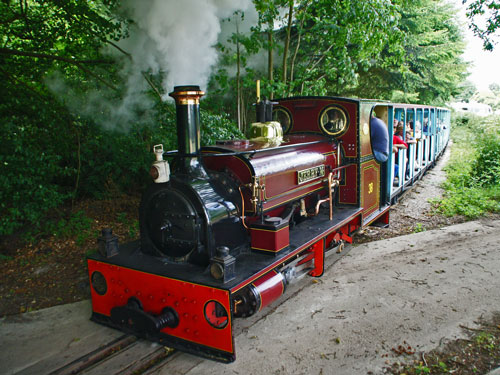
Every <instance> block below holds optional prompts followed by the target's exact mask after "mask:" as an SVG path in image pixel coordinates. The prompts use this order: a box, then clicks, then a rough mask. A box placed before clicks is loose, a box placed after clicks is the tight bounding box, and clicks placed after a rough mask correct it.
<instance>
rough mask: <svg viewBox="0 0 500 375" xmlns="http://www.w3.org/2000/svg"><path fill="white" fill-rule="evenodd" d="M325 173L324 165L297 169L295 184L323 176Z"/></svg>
mask: <svg viewBox="0 0 500 375" xmlns="http://www.w3.org/2000/svg"><path fill="white" fill-rule="evenodd" d="M324 175H325V166H324V165H320V166H318V167H312V168H307V169H303V170H301V171H297V184H298V185H300V184H303V183H304V182H307V181H311V180H314V179H315V178H318V177H323V176H324Z"/></svg>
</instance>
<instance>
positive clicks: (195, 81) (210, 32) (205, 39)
mask: <svg viewBox="0 0 500 375" xmlns="http://www.w3.org/2000/svg"><path fill="white" fill-rule="evenodd" d="M251 4H252V3H251V1H250V0H237V1H234V0H182V1H179V0H145V1H136V0H129V1H127V2H126V3H125V6H126V8H127V10H128V11H129V12H130V17H131V18H132V20H133V21H134V23H135V24H134V26H133V27H132V29H131V37H130V38H128V39H125V40H123V41H122V42H121V43H120V46H121V47H122V48H123V49H124V50H126V51H128V52H129V53H130V54H131V55H132V61H133V66H132V72H131V73H132V75H136V74H137V73H139V74H141V72H150V73H152V74H160V75H161V76H162V77H163V79H162V89H163V92H164V94H163V97H164V99H165V96H166V94H167V93H168V92H170V91H172V89H173V86H176V85H199V86H200V87H201V88H202V89H205V88H206V86H207V83H208V79H209V77H210V73H211V70H212V68H213V66H214V65H215V64H216V62H217V51H216V49H215V44H216V43H217V41H218V36H219V33H220V31H221V26H220V22H221V19H223V18H226V17H229V16H230V15H231V14H232V13H233V12H235V11H236V10H242V11H245V10H246V9H247V8H249V7H250V5H251ZM131 83H132V82H131ZM130 88H131V89H132V90H133V86H130Z"/></svg>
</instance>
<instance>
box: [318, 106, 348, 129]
mask: <svg viewBox="0 0 500 375" xmlns="http://www.w3.org/2000/svg"><path fill="white" fill-rule="evenodd" d="M319 125H320V128H321V130H323V131H324V132H325V133H326V134H328V135H340V134H342V133H343V132H345V130H346V129H347V125H348V124H347V117H346V114H345V112H344V111H343V110H342V109H341V108H339V107H337V106H330V107H327V108H326V109H325V110H324V111H323V113H322V114H321V116H320V120H319Z"/></svg>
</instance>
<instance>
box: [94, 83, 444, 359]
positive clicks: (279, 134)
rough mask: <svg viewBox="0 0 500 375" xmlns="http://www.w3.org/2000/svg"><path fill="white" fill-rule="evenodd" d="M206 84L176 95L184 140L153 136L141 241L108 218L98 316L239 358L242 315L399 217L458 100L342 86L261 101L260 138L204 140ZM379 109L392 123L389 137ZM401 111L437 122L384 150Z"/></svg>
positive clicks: (100, 256)
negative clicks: (413, 139) (448, 103)
mask: <svg viewBox="0 0 500 375" xmlns="http://www.w3.org/2000/svg"><path fill="white" fill-rule="evenodd" d="M203 94H204V93H203V92H202V91H201V90H200V89H199V87H198V86H177V87H175V89H174V91H173V92H172V93H171V94H170V95H171V96H172V97H173V98H174V99H175V102H176V113H177V136H178V150H177V151H171V152H164V150H163V146H162V145H157V146H155V147H154V152H155V155H156V161H155V162H154V163H153V165H152V167H151V171H150V174H151V176H152V178H153V180H154V184H152V185H151V186H150V188H149V189H148V190H147V191H146V192H145V193H144V195H143V198H142V202H141V205H140V209H139V221H140V240H139V241H136V242H132V243H127V244H123V245H118V241H117V238H116V236H114V235H113V234H112V232H111V230H109V229H106V230H103V233H102V236H101V237H100V238H99V239H98V244H99V251H98V253H96V254H95V255H91V256H89V257H88V260H87V262H88V272H89V277H90V284H91V295H92V310H93V312H92V319H93V320H94V321H96V322H99V323H102V324H105V325H108V326H111V327H115V328H118V329H120V330H123V331H125V332H129V333H133V334H135V335H137V336H141V337H144V338H147V339H150V340H153V341H156V342H159V343H161V344H163V345H166V346H169V347H173V348H177V349H179V350H181V351H186V352H189V353H193V354H196V355H200V356H203V357H207V358H210V359H215V360H218V361H222V362H232V361H234V360H235V345H234V340H233V321H234V319H235V318H239V317H248V316H251V315H253V314H255V313H257V312H258V311H260V310H262V309H263V308H265V307H266V306H268V305H269V304H270V303H271V302H273V301H275V300H276V299H277V298H279V297H280V296H281V295H282V294H283V293H284V292H285V290H286V288H287V285H288V284H290V283H291V282H293V281H294V280H297V279H299V278H301V277H303V276H306V275H307V276H311V277H319V276H321V275H322V274H323V271H324V264H325V263H324V260H325V257H326V256H327V255H329V254H332V253H337V254H338V253H342V251H343V248H344V244H345V243H350V242H352V236H353V234H354V233H355V232H356V231H357V230H359V229H360V228H363V227H366V226H368V225H382V226H386V225H388V224H389V208H390V204H391V202H394V201H395V200H396V199H397V197H398V196H399V195H400V194H401V192H403V191H404V190H405V189H407V188H408V187H409V186H411V185H412V184H413V183H414V182H415V181H416V180H417V179H418V178H420V177H421V176H422V175H423V174H424V173H425V171H426V170H427V169H428V168H430V167H432V165H433V164H434V163H435V161H436V160H437V158H438V157H439V155H440V154H441V153H442V152H443V150H444V148H445V146H446V143H447V140H448V137H449V111H448V110H447V109H444V108H437V107H429V106H417V105H407V104H393V103H388V102H379V101H373V100H365V99H348V98H339V97H293V98H286V99H280V100H276V101H275V102H274V103H272V102H269V101H268V100H260V99H258V103H257V106H256V108H257V120H258V121H257V122H256V123H254V124H253V125H252V128H251V130H250V139H245V140H221V141H218V142H217V143H216V144H215V145H212V146H208V147H203V148H202V147H200V123H199V122H200V115H199V103H200V98H201V97H202V96H203ZM374 119H378V120H381V121H383V122H382V123H383V124H384V126H385V127H386V129H385V130H384V129H382V134H380V132H381V130H380V127H379V128H378V130H377V128H376V127H375V126H374V125H373V120H374ZM394 120H397V121H402V122H403V123H405V124H409V123H410V121H414V122H415V123H416V122H417V121H418V122H420V123H421V124H425V125H426V127H425V126H424V131H423V132H422V135H421V138H420V140H419V141H418V142H417V143H415V144H412V145H410V147H409V148H408V150H401V151H398V152H397V153H392V155H390V151H389V154H386V159H387V160H384V158H381V157H380V154H379V153H377V152H375V151H376V150H375V149H376V148H377V146H376V144H375V140H376V139H380V137H382V139H385V140H386V141H387V144H388V150H390V149H392V133H393V128H392V124H393V122H394ZM379 123H380V122H379ZM385 124H389V126H387V125H385ZM384 137H385V138H384ZM395 164H398V165H399V168H398V171H397V175H396V176H395V168H394V165H395ZM396 180H397V182H395V181H396Z"/></svg>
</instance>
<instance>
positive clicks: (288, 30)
mask: <svg viewBox="0 0 500 375" xmlns="http://www.w3.org/2000/svg"><path fill="white" fill-rule="evenodd" d="M293 5H294V0H290V7H289V8H288V26H287V28H286V40H285V50H284V51H283V75H282V78H281V80H282V81H283V84H285V85H286V78H287V77H286V75H287V74H286V73H287V58H288V50H289V48H290V33H291V31H292V19H293Z"/></svg>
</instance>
